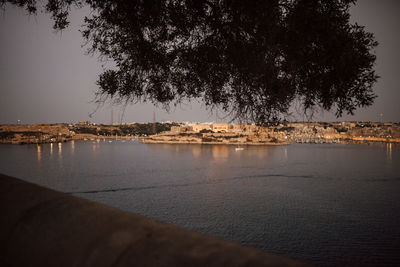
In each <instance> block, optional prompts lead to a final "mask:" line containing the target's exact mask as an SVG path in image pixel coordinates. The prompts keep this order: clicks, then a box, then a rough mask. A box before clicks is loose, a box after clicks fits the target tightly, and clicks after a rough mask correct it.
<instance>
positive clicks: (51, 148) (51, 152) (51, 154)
mask: <svg viewBox="0 0 400 267" xmlns="http://www.w3.org/2000/svg"><path fill="white" fill-rule="evenodd" d="M50 157H51V158H53V143H50Z"/></svg>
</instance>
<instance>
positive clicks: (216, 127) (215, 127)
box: [211, 122, 229, 133]
mask: <svg viewBox="0 0 400 267" xmlns="http://www.w3.org/2000/svg"><path fill="white" fill-rule="evenodd" d="M211 130H212V131H213V132H214V133H218V132H221V133H227V132H229V124H228V123H222V122H220V123H213V124H212V125H211Z"/></svg>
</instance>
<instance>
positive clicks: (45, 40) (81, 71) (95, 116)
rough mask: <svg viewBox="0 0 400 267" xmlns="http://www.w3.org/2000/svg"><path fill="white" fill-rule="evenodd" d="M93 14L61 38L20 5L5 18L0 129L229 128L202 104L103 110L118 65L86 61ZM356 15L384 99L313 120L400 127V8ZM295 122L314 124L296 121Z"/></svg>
mask: <svg viewBox="0 0 400 267" xmlns="http://www.w3.org/2000/svg"><path fill="white" fill-rule="evenodd" d="M85 12H87V10H84V9H81V10H73V11H72V12H71V14H70V21H71V24H70V26H69V27H68V28H67V29H66V30H64V31H62V32H57V33H55V32H54V30H53V28H52V25H53V21H52V20H51V19H50V18H49V16H48V15H47V14H43V13H38V14H37V15H36V16H34V15H27V12H26V11H25V10H23V9H19V8H16V7H13V6H7V7H6V9H5V11H0V124H9V123H17V122H18V121H20V123H23V124H31V123H58V122H79V121H83V120H91V121H92V122H95V123H110V122H111V121H113V122H117V121H119V120H120V119H119V118H121V117H122V122H123V123H130V122H152V121H153V114H155V117H156V121H168V120H169V121H198V122H210V121H218V122H220V121H229V118H225V116H224V114H223V112H221V111H219V112H216V111H210V110H207V109H206V108H205V106H204V105H203V104H201V103H198V102H193V103H187V104H184V105H181V106H178V107H176V108H171V110H170V111H169V112H166V111H165V110H163V109H160V108H157V107H154V106H153V105H152V104H148V103H147V104H135V105H129V106H126V107H125V108H124V107H123V106H118V105H111V104H109V103H106V104H104V105H103V106H101V107H98V106H97V105H96V104H95V103H94V102H93V100H94V98H95V92H96V89H97V86H96V80H97V77H98V75H99V74H100V73H101V72H102V70H103V67H107V66H110V64H112V63H110V62H101V61H100V60H99V59H98V58H97V57H96V56H89V55H86V53H85V52H86V48H85V47H84V40H83V38H82V36H81V33H80V32H79V29H80V25H82V24H83V17H84V15H85ZM350 12H351V20H352V22H357V23H358V24H360V25H364V26H365V27H366V29H367V31H370V32H372V33H374V35H375V38H376V40H377V41H378V42H379V46H378V47H377V48H376V51H375V54H376V56H377V62H376V67H375V70H376V72H377V74H378V75H379V76H380V77H381V78H380V79H379V80H378V82H377V83H376V84H375V86H374V91H375V93H376V94H377V95H378V98H377V99H376V100H375V103H374V104H373V105H372V106H370V107H368V108H362V109H358V110H356V112H355V115H354V116H349V115H346V116H343V117H342V118H339V119H337V118H335V116H334V114H332V113H329V112H327V111H324V112H318V113H316V114H315V115H314V117H313V119H312V120H314V121H336V120H339V121H349V120H352V121H353V120H358V121H385V122H400V103H399V100H400V88H399V84H398V77H400V52H399V47H400V34H399V32H400V31H399V28H400V16H398V14H400V1H397V0H381V1H376V0H359V1H358V3H357V5H356V6H354V7H352V8H351V10H350ZM90 114H92V116H91V117H90ZM122 114H123V116H122ZM291 120H292V121H294V120H300V121H301V120H307V118H305V117H304V116H301V115H295V116H294V117H292V118H291Z"/></svg>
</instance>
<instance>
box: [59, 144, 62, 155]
mask: <svg viewBox="0 0 400 267" xmlns="http://www.w3.org/2000/svg"><path fill="white" fill-rule="evenodd" d="M58 158H59V159H62V143H58Z"/></svg>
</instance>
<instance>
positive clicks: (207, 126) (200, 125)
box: [192, 123, 211, 133]
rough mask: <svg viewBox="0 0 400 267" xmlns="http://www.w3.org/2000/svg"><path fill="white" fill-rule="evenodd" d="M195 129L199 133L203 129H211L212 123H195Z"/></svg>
mask: <svg viewBox="0 0 400 267" xmlns="http://www.w3.org/2000/svg"><path fill="white" fill-rule="evenodd" d="M192 128H193V131H194V132H196V133H198V132H200V131H202V130H211V125H210V124H204V123H198V124H194V125H193V126H192Z"/></svg>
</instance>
